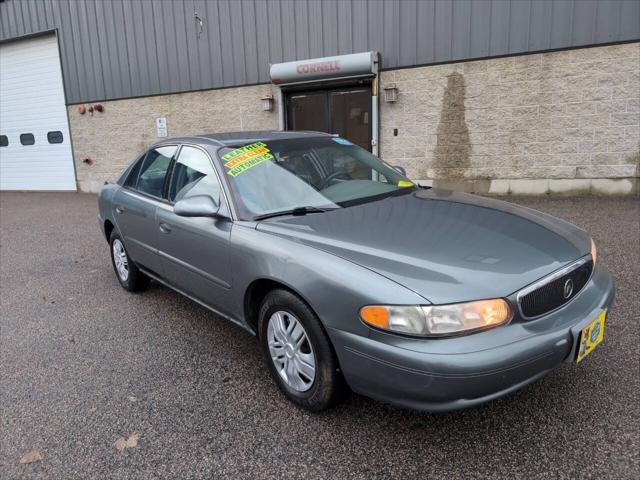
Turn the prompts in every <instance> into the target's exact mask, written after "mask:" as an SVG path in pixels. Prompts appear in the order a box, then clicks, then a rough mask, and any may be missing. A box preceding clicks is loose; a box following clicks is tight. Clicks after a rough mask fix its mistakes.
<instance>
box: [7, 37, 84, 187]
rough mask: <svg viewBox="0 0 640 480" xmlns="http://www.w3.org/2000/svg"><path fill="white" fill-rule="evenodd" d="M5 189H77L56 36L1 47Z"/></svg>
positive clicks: (11, 43)
mask: <svg viewBox="0 0 640 480" xmlns="http://www.w3.org/2000/svg"><path fill="white" fill-rule="evenodd" d="M0 190H76V177H75V171H74V168H73V156H72V154H71V139H70V138H69V123H68V121H67V109H66V107H65V102H64V91H63V88H62V71H61V69H60V59H59V56H58V42H57V40H56V37H55V36H54V35H48V36H45V37H37V38H32V39H27V40H20V41H16V42H10V43H6V44H1V45H0Z"/></svg>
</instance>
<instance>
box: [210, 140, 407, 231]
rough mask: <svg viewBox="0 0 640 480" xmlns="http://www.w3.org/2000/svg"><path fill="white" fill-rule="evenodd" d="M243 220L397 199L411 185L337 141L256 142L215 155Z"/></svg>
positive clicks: (364, 153) (361, 151)
mask: <svg viewBox="0 0 640 480" xmlns="http://www.w3.org/2000/svg"><path fill="white" fill-rule="evenodd" d="M218 155H219V157H220V160H221V162H222V168H223V170H224V172H225V174H226V176H227V178H228V180H229V183H230V185H231V189H232V191H233V194H234V197H235V198H236V200H237V202H236V203H237V204H238V206H239V210H240V214H241V217H243V218H245V219H253V218H256V217H260V216H262V215H268V214H272V213H279V212H289V211H291V210H293V209H299V211H304V210H306V211H320V210H319V209H331V208H340V207H346V206H349V205H353V204H356V203H364V202H368V201H373V200H377V199H379V198H382V197H385V196H389V195H399V194H402V193H405V192H408V191H411V190H412V189H413V188H414V184H413V183H412V182H411V181H410V180H409V179H407V178H406V177H405V176H404V175H402V174H400V173H399V172H398V171H396V170H395V169H394V168H392V167H390V166H389V165H387V164H385V163H383V162H382V161H380V160H379V159H378V158H376V157H375V156H373V155H372V154H371V153H369V152H368V151H367V150H364V149H363V148H361V147H358V146H357V145H354V144H352V143H351V142H349V141H347V140H345V139H343V138H340V137H315V138H295V139H286V140H274V141H267V140H266V141H257V142H252V143H249V144H243V145H237V146H232V147H225V148H222V149H220V150H219V151H218Z"/></svg>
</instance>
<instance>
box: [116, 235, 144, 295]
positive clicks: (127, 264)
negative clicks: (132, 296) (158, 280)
mask: <svg viewBox="0 0 640 480" xmlns="http://www.w3.org/2000/svg"><path fill="white" fill-rule="evenodd" d="M109 244H110V245H111V263H112V265H113V269H114V270H115V272H116V277H118V281H119V282H120V285H122V288H124V289H125V290H127V291H129V292H140V291H142V290H144V289H145V288H147V286H148V285H149V277H147V276H146V275H145V274H144V273H142V272H141V271H140V269H139V268H138V266H137V265H136V264H135V263H133V262H132V261H131V259H130V258H129V255H128V254H127V250H126V249H125V247H124V242H123V241H122V237H120V235H119V234H118V233H117V232H116V231H115V230H114V231H113V232H111V238H110V239H109Z"/></svg>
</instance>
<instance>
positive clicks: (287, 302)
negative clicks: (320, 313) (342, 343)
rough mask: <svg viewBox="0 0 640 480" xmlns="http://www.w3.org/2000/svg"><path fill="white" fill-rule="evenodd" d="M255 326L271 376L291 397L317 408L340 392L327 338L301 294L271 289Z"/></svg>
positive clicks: (335, 364) (335, 365) (340, 383)
mask: <svg viewBox="0 0 640 480" xmlns="http://www.w3.org/2000/svg"><path fill="white" fill-rule="evenodd" d="M258 328H259V333H260V345H261V348H262V351H263V354H264V356H265V359H266V361H267V364H268V366H269V371H270V373H271V376H272V377H273V379H274V381H275V382H276V383H277V384H278V387H279V388H280V390H282V392H283V393H284V394H285V395H286V396H287V397H288V398H289V399H290V400H291V401H293V402H294V403H296V404H297V405H300V406H301V407H303V408H305V409H307V410H311V411H316V412H317V411H320V410H324V409H326V408H327V407H329V406H331V405H332V404H334V403H335V402H336V401H337V400H338V399H339V398H340V397H341V396H342V394H343V392H344V390H345V387H344V382H343V379H342V376H341V374H340V372H339V367H338V360H337V358H336V356H335V353H334V352H333V348H332V346H331V343H330V342H329V338H328V337H327V334H326V333H325V331H324V329H323V328H322V325H321V324H320V321H319V320H318V318H317V316H316V315H315V313H314V312H313V311H312V310H311V309H310V308H309V307H308V305H307V304H306V303H304V302H303V301H302V300H301V299H300V298H298V297H297V296H296V295H294V294H293V293H291V292H289V291H287V290H274V291H272V292H270V293H269V294H268V295H267V296H266V298H265V299H264V301H263V303H262V307H261V308H260V318H259V325H258Z"/></svg>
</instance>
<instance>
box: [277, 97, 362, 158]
mask: <svg viewBox="0 0 640 480" xmlns="http://www.w3.org/2000/svg"><path fill="white" fill-rule="evenodd" d="M285 102H286V123H285V124H286V129H287V130H315V131H318V132H326V133H332V134H338V135H340V136H341V137H342V138H346V139H347V140H349V141H350V142H352V143H355V144H356V145H359V146H361V147H362V148H365V149H367V150H369V151H371V88H370V87H357V88H335V89H331V90H313V91H308V92H291V93H289V94H287V95H286V96H285Z"/></svg>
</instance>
